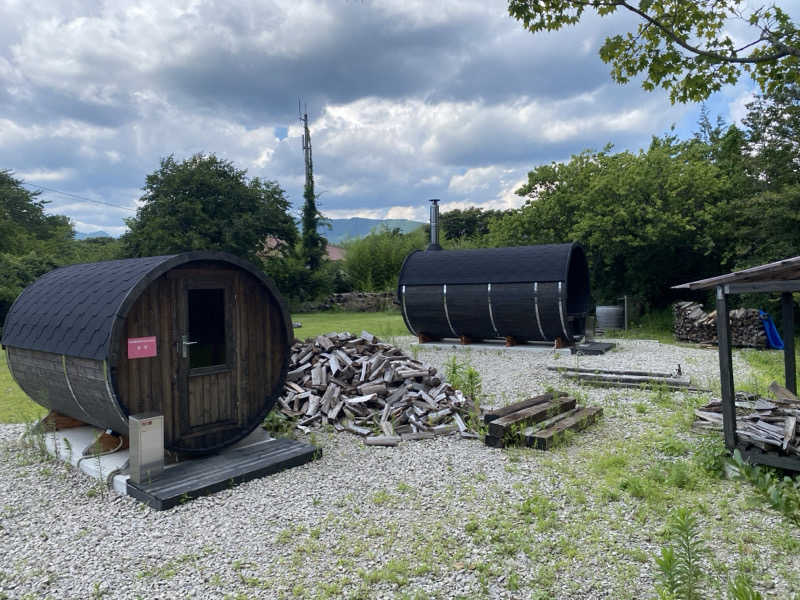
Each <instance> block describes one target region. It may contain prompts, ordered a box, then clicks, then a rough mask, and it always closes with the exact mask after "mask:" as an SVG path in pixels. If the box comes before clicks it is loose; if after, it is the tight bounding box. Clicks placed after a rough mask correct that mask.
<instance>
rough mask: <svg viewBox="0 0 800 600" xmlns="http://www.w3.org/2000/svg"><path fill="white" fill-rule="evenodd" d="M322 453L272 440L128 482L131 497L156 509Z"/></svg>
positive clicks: (284, 441) (212, 491)
mask: <svg viewBox="0 0 800 600" xmlns="http://www.w3.org/2000/svg"><path fill="white" fill-rule="evenodd" d="M321 452H322V450H320V449H319V448H316V447H314V446H312V445H310V444H305V443H303V442H298V441H296V440H289V439H271V440H268V441H264V442H259V443H256V444H252V445H249V446H245V447H243V448H235V449H231V450H226V451H223V452H221V453H220V454H215V455H212V456H207V457H204V458H196V459H191V460H186V461H184V462H180V463H178V464H176V465H174V466H171V467H168V468H166V469H165V470H164V472H163V473H162V474H161V475H159V476H158V477H154V478H153V479H152V480H150V481H148V482H146V483H139V484H135V483H132V482H131V481H128V489H127V492H128V495H129V496H132V497H134V498H136V499H137V500H140V501H141V502H144V503H145V504H147V505H148V506H150V507H152V508H154V509H156V510H167V509H169V508H172V507H173V506H175V505H177V504H181V503H183V502H186V501H187V500H191V499H192V498H197V497H199V496H204V495H207V494H213V493H214V492H218V491H219V490H223V489H226V488H230V487H233V486H234V485H237V484H239V483H242V482H244V481H250V480H251V479H256V478H258V477H263V476H264V475H271V474H273V473H277V472H278V471H283V470H284V469H289V468H291V467H297V466H299V465H303V464H305V463H307V462H311V461H312V460H314V459H315V458H317V457H318V456H319V455H320V454H321Z"/></svg>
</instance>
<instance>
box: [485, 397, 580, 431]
mask: <svg viewBox="0 0 800 600" xmlns="http://www.w3.org/2000/svg"><path fill="white" fill-rule="evenodd" d="M566 395H567V394H566V393H565V392H556V393H555V394H551V393H549V392H548V393H546V394H540V395H539V396H533V397H532V398H528V399H526V400H520V401H519V402H515V403H514V404H509V405H508V406H501V407H500V408H495V409H492V410H487V411H485V412H484V413H483V422H484V423H486V424H487V425H488V424H489V423H491V422H492V421H494V420H496V419H499V418H500V417H505V416H506V415H510V414H511V413H515V412H517V411H518V410H522V409H523V408H530V407H531V406H536V405H537V404H544V403H545V402H548V401H549V400H552V399H553V398H554V397H563V396H566Z"/></svg>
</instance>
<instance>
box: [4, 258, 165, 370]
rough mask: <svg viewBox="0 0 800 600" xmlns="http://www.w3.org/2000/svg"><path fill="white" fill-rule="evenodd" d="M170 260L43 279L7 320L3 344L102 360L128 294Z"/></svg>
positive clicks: (96, 266)
mask: <svg viewBox="0 0 800 600" xmlns="http://www.w3.org/2000/svg"><path fill="white" fill-rule="evenodd" d="M173 258H175V256H152V257H147V258H130V259H125V260H110V261H105V262H98V263H87V264H81V265H70V266H68V267H61V268H60V269H56V270H54V271H51V272H50V273H47V274H46V275H43V276H42V277H40V278H39V279H37V280H36V281H35V282H33V283H32V284H31V285H29V286H28V287H27V288H25V290H24V291H23V292H22V293H21V294H20V295H19V297H18V298H17V300H16V301H15V302H14V305H13V306H12V307H11V310H10V311H9V313H8V315H7V316H6V321H5V327H4V328H3V339H2V343H3V345H4V346H13V347H17V348H26V349H29V350H39V351H42V352H53V353H55V354H66V355H68V356H78V357H81V358H91V359H95V360H104V359H105V358H107V356H108V346H109V342H110V338H111V333H112V329H113V326H114V321H115V319H116V317H117V315H118V314H119V311H120V309H121V308H122V304H123V302H124V300H125V298H126V297H127V296H128V294H129V293H130V292H131V291H132V290H133V289H134V288H135V287H136V285H137V284H138V283H139V282H141V281H142V280H143V279H144V278H145V277H146V276H147V275H148V274H149V273H151V272H152V271H153V270H154V269H155V268H156V267H158V266H159V265H162V264H163V263H166V262H167V261H169V260H170V259H173Z"/></svg>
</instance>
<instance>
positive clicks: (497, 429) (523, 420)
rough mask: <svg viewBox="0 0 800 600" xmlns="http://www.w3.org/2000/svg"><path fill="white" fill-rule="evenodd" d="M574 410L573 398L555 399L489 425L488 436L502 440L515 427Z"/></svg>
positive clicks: (496, 420) (519, 411)
mask: <svg viewBox="0 0 800 600" xmlns="http://www.w3.org/2000/svg"><path fill="white" fill-rule="evenodd" d="M573 408H575V398H569V397H566V398H557V399H555V400H551V401H550V402H545V403H543V404H537V405H535V406H531V407H530V408H523V409H522V410H518V411H516V412H513V413H511V414H508V415H506V416H504V417H500V418H499V419H495V420H494V421H492V422H490V423H489V435H492V436H494V437H498V438H503V437H504V436H505V435H506V434H507V433H510V432H511V430H512V427H513V426H515V425H532V424H533V423H538V422H539V421H544V420H545V419H549V418H550V417H552V416H555V415H557V414H559V413H562V412H566V411H568V410H571V409H573Z"/></svg>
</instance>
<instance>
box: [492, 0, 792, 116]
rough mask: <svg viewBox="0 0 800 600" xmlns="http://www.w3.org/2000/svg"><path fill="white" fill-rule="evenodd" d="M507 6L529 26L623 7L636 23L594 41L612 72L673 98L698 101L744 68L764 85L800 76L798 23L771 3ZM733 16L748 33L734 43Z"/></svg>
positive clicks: (627, 0)
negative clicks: (751, 6) (598, 42)
mask: <svg viewBox="0 0 800 600" xmlns="http://www.w3.org/2000/svg"><path fill="white" fill-rule="evenodd" d="M508 10H509V13H510V14H511V16H512V17H514V18H515V19H517V20H518V21H520V22H521V23H522V24H523V26H524V27H525V29H527V30H529V31H531V32H532V33H537V32H540V31H557V30H559V29H562V28H563V27H567V26H570V25H576V24H577V23H578V22H579V21H580V20H581V19H582V18H584V17H585V16H586V14H587V13H589V14H591V13H592V12H594V13H596V14H597V15H599V16H600V17H607V16H610V15H612V14H614V13H617V12H618V11H627V12H628V13H630V14H633V15H636V16H637V17H638V18H639V24H638V25H637V27H636V30H635V31H628V32H624V33H619V34H615V35H612V36H610V37H608V38H606V39H605V41H604V43H603V45H602V47H601V48H600V57H601V58H602V59H603V61H604V62H606V63H609V64H611V77H612V79H613V80H614V81H616V82H618V83H628V82H629V81H630V80H631V79H632V78H634V77H637V76H639V75H644V80H643V81H642V87H643V88H644V89H646V90H648V91H652V90H654V89H656V88H657V87H661V88H663V89H665V90H667V91H668V92H669V94H670V99H671V100H672V102H673V103H674V102H699V101H702V100H705V99H706V98H708V97H709V96H710V95H711V94H712V93H713V92H715V91H717V90H719V89H720V88H721V87H722V86H723V85H729V84H734V83H736V82H737V81H738V80H739V78H740V77H741V76H742V75H743V73H748V74H749V75H750V76H751V77H752V78H753V79H754V80H755V81H756V82H757V83H758V85H759V86H760V87H761V89H762V91H764V92H765V93H772V92H774V91H775V90H777V89H780V88H782V87H783V86H785V85H787V84H797V83H800V31H798V27H797V25H796V24H795V23H794V22H793V21H792V19H791V17H790V16H789V15H788V13H787V12H786V11H784V10H782V9H781V8H780V7H778V6H777V5H775V4H770V5H763V6H760V7H759V8H757V9H754V10H751V9H748V3H747V2H746V1H745V0H640V1H639V2H638V3H637V2H634V1H632V0H509V3H508ZM736 23H739V24H740V25H744V26H745V27H747V28H748V29H749V31H750V33H751V35H750V36H749V39H748V40H747V41H746V42H745V43H739V44H737V43H736V42H735V41H734V39H733V37H732V36H731V34H730V33H729V32H728V30H729V28H730V27H731V25H734V24H736Z"/></svg>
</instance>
